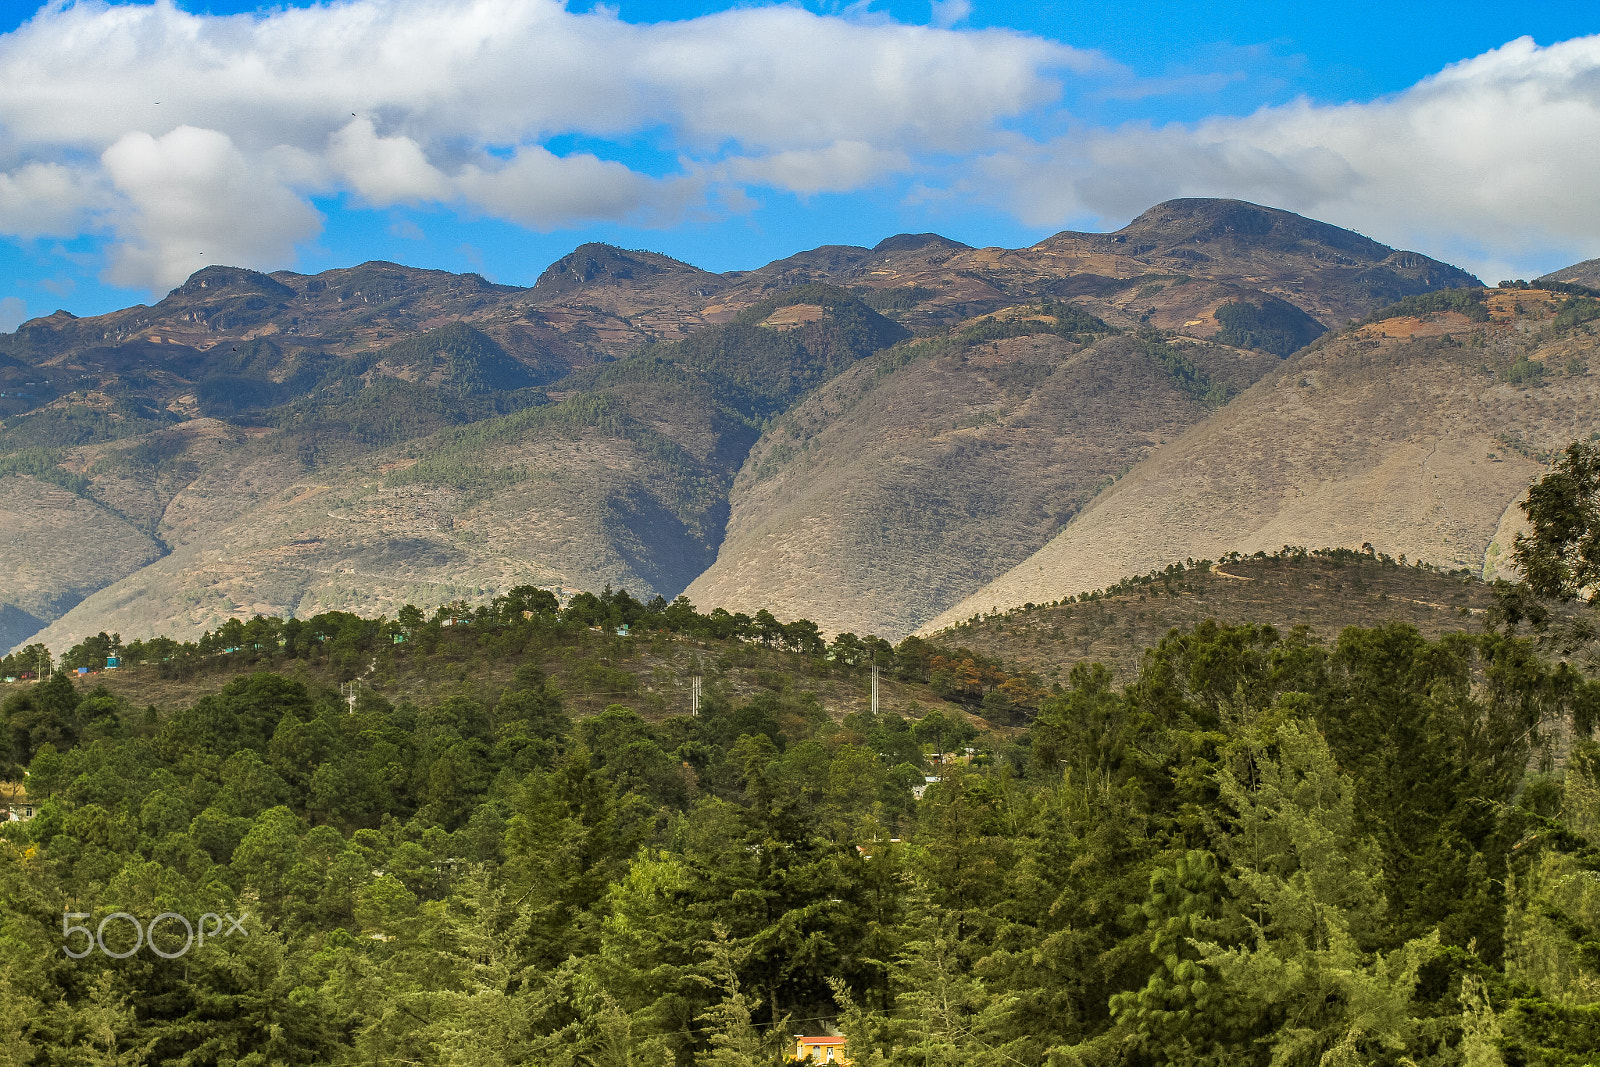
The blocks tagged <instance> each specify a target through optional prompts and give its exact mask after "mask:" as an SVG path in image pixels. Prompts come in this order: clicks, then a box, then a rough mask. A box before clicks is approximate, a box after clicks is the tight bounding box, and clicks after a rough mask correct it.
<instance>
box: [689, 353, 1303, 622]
mask: <svg viewBox="0 0 1600 1067" xmlns="http://www.w3.org/2000/svg"><path fill="white" fill-rule="evenodd" d="M1085 342H1087V343H1085ZM898 355H899V353H898V352H896V351H891V352H889V353H885V354H884V355H883V356H881V357H879V358H878V359H877V360H874V361H871V362H869V363H864V364H862V365H861V366H859V367H857V368H855V369H854V370H852V371H851V372H849V373H847V374H845V375H843V376H841V377H840V378H838V379H836V380H835V381H833V382H831V383H829V384H828V385H827V386H825V387H824V388H823V389H821V390H820V391H819V392H817V393H816V394H814V395H813V396H811V397H810V398H808V399H807V400H806V401H805V402H803V403H802V404H801V405H800V406H799V407H797V408H796V409H795V410H794V411H792V412H790V413H789V414H788V415H786V416H785V417H784V418H783V419H781V420H779V422H778V424H777V425H776V426H775V427H774V428H773V429H771V430H769V431H768V433H767V434H766V435H765V436H764V437H763V439H762V440H761V442H760V443H759V444H758V445H757V446H756V448H755V449H754V450H753V451H752V452H751V455H750V458H749V460H747V461H746V463H745V465H744V468H743V470H742V471H741V472H740V474H739V477H738V479H737V481H736V482H735V483H734V488H733V494H732V513H731V516H730V519H729V523H728V534H727V538H726V540H725V541H724V542H723V545H722V548H721V551H720V552H719V554H718V557H717V562H716V564H715V565H714V566H713V567H711V569H710V570H708V571H707V572H706V573H705V574H703V575H701V576H700V577H699V578H698V579H696V580H695V582H694V584H692V585H691V586H690V587H689V589H688V596H689V598H690V599H691V600H693V601H695V602H696V603H697V604H701V605H704V606H706V607H711V606H725V607H727V608H729V609H730V610H740V611H753V610H755V609H756V608H758V607H763V606H766V607H770V608H772V609H773V610H775V611H786V612H789V613H791V614H794V615H799V616H803V617H805V618H810V619H814V620H816V621H817V622H818V624H819V625H821V626H822V627H823V628H824V629H825V630H829V631H850V632H855V633H869V632H875V633H878V634H880V635H882V636H885V637H889V638H892V639H895V640H898V639H899V638H900V637H902V636H904V635H905V634H906V633H909V632H910V631H912V630H914V629H916V628H917V627H918V626H919V625H921V624H922V623H924V622H926V621H927V620H929V619H931V618H932V617H933V616H935V615H937V614H938V613H939V612H940V611H941V610H942V609H943V608H944V607H945V606H947V605H949V604H950V603H952V602H954V601H955V600H957V599H959V598H961V597H963V596H965V595H967V594H969V593H970V592H972V591H974V590H976V589H977V588H979V587H980V586H981V585H982V584H983V583H984V582H985V580H986V579H988V578H989V577H991V576H994V575H997V574H1000V573H1003V572H1004V571H1005V570H1006V569H1008V568H1009V567H1011V566H1013V565H1014V564H1015V563H1017V562H1019V561H1020V560H1022V559H1025V558H1027V557H1028V556H1029V555H1030V554H1032V552H1034V551H1035V550H1036V549H1037V548H1038V547H1039V546H1040V545H1042V544H1044V543H1045V542H1046V541H1047V540H1048V539H1049V537H1050V536H1051V534H1052V533H1053V532H1054V531H1055V530H1056V529H1058V528H1060V526H1061V525H1062V524H1063V523H1065V522H1066V521H1068V520H1069V519H1070V518H1071V517H1072V515H1073V514H1074V513H1075V512H1076V511H1077V510H1078V509H1079V508H1081V507H1082V506H1084V505H1085V504H1086V503H1088V501H1089V500H1090V499H1091V498H1092V497H1093V496H1094V495H1095V493H1097V492H1098V491H1100V489H1101V488H1102V487H1103V486H1104V485H1106V484H1107V483H1108V482H1109V481H1110V480H1111V478H1112V477H1114V476H1115V475H1116V474H1118V473H1120V472H1121V471H1124V470H1126V469H1127V468H1128V467H1130V466H1132V465H1133V464H1136V463H1138V462H1139V461H1140V460H1141V459H1143V458H1144V457H1145V456H1146V455H1148V454H1150V453H1151V452H1152V451H1153V450H1155V449H1156V448H1157V447H1158V446H1159V445H1160V444H1161V443H1162V442H1163V441H1168V440H1171V439H1172V438H1173V437H1175V436H1176V435H1177V434H1179V433H1182V432H1183V431H1184V430H1185V429H1186V428H1187V427H1189V426H1191V425H1193V424H1194V423H1196V422H1198V421H1200V420H1202V419H1204V418H1205V417H1206V416H1207V414H1209V412H1210V411H1211V410H1212V407H1213V406H1214V405H1215V404H1216V403H1220V402H1221V401H1222V400H1223V399H1224V398H1225V397H1226V396H1227V395H1228V393H1229V392H1230V391H1236V390H1239V389H1242V388H1244V387H1245V386H1248V385H1249V384H1250V382H1252V381H1254V380H1255V378H1256V377H1257V376H1259V375H1260V374H1261V373H1263V372H1265V371H1266V370H1267V369H1268V368H1269V367H1271V366H1274V365H1276V364H1277V363H1278V359H1277V358H1276V357H1274V356H1270V355H1264V354H1262V353H1251V352H1243V351H1240V350H1236V349H1231V348H1225V347H1223V346H1220V345H1212V344H1207V343H1204V342H1197V341H1186V340H1184V341H1173V342H1171V343H1166V342H1163V341H1161V340H1159V339H1156V340H1150V339H1141V338H1139V337H1136V336H1128V335H1122V336H1115V337H1099V338H1095V337H1093V336H1090V335H1084V336H1082V337H1080V338H1078V339H1072V340H1069V339H1066V338H1062V337H1060V336H1055V335H1038V336H1032V337H1013V338H1008V339H1004V340H1000V341H995V342H982V343H976V344H972V345H959V344H958V345H952V346H947V347H943V348H939V347H930V349H929V350H928V351H926V353H925V354H923V355H921V356H920V357H919V358H914V359H910V360H909V361H908V362H906V363H905V364H904V365H901V366H895V365H894V361H895V359H896V357H897V356H898Z"/></svg>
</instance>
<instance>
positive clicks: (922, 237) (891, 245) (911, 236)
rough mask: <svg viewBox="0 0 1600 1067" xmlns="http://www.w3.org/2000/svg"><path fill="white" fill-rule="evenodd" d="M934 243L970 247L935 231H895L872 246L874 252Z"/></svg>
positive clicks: (956, 247) (942, 246)
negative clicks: (892, 234) (891, 235)
mask: <svg viewBox="0 0 1600 1067" xmlns="http://www.w3.org/2000/svg"><path fill="white" fill-rule="evenodd" d="M929 245H934V246H937V247H939V248H950V249H955V250H961V249H967V248H971V247H972V246H971V245H966V244H962V243H961V242H960V241H952V240H951V239H950V238H948V237H944V236H942V235H940V234H937V233H897V234H895V235H894V236H893V237H885V238H884V239H883V240H881V241H879V242H878V243H877V244H875V245H873V246H872V250H873V251H874V252H914V251H916V250H917V249H919V248H927V247H928V246H929Z"/></svg>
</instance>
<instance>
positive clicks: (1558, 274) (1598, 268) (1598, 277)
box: [1534, 259, 1600, 289]
mask: <svg viewBox="0 0 1600 1067" xmlns="http://www.w3.org/2000/svg"><path fill="white" fill-rule="evenodd" d="M1539 282H1566V283H1567V284H1569V285H1587V286H1588V287H1589V288H1591V289H1600V259H1586V260H1584V261H1583V262H1582V263H1574V264H1573V265H1572V266H1570V267H1562V268H1561V269H1560V270H1557V271H1551V272H1550V273H1549V274H1546V275H1545V276H1544V277H1543V278H1540V279H1539ZM1539 282H1535V283H1534V284H1535V285H1537V284H1539Z"/></svg>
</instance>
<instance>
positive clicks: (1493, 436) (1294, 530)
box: [925, 291, 1600, 631]
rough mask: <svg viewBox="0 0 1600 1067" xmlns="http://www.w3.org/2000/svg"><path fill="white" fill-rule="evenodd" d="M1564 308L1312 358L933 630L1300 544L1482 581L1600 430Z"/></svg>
mask: <svg viewBox="0 0 1600 1067" xmlns="http://www.w3.org/2000/svg"><path fill="white" fill-rule="evenodd" d="M1556 299H1557V298H1556V297H1554V296H1553V295H1552V294H1549V293H1544V292H1540V291H1532V292H1523V293H1500V294H1496V295H1495V296H1494V297H1493V298H1492V299H1491V301H1490V303H1491V306H1492V307H1493V309H1494V320H1495V321H1493V322H1492V323H1489V324H1486V325H1483V326H1478V325H1474V324H1471V323H1468V322H1466V321H1465V320H1464V319H1462V318H1461V317H1460V316H1458V315H1453V316H1440V317H1439V318H1438V319H1436V320H1434V321H1428V322H1419V321H1418V320H1416V319H1405V320H1391V321H1389V322H1383V323H1377V324H1374V325H1372V326H1367V327H1363V328H1362V329H1361V330H1359V331H1353V332H1349V333H1345V334H1342V335H1340V336H1338V337H1334V338H1329V339H1327V340H1325V341H1324V342H1320V343H1318V344H1317V345H1314V346H1312V347H1311V348H1309V349H1307V350H1305V351H1304V352H1302V353H1300V354H1297V355H1296V356H1295V357H1293V358H1291V359H1290V360H1289V361H1288V362H1287V363H1286V364H1285V365H1284V366H1283V368H1282V369H1281V371H1279V372H1278V373H1276V374H1272V375H1269V376H1268V377H1266V378H1264V379H1263V380H1262V381H1260V382H1259V383H1257V384H1256V385H1255V386H1254V387H1253V388H1252V389H1251V390H1250V391H1249V392H1247V393H1246V394H1244V395H1243V396H1242V397H1240V398H1238V399H1237V400H1235V401H1234V402H1233V403H1231V404H1229V405H1228V406H1227V407H1226V408H1224V409H1223V410H1221V411H1219V412H1218V413H1217V414H1215V415H1214V416H1212V417H1211V418H1210V419H1208V420H1206V421H1205V422H1204V423H1202V424H1200V425H1198V426H1195V427H1194V428H1193V429H1192V430H1190V431H1189V432H1188V433H1186V434H1185V435H1184V436H1182V437H1181V438H1179V439H1178V440H1176V441H1174V442H1172V443H1171V444H1169V445H1167V446H1165V447H1163V448H1162V449H1160V450H1159V451H1157V452H1156V453H1155V454H1153V455H1152V456H1151V457H1150V458H1149V459H1147V460H1145V461H1144V462H1143V463H1141V464H1140V465H1139V466H1138V467H1136V468H1135V469H1133V470H1132V471H1130V472H1129V473H1128V475H1127V476H1126V477H1125V478H1123V479H1122V480H1121V481H1120V482H1119V483H1118V484H1117V485H1116V486H1115V488H1113V489H1112V490H1110V491H1108V492H1107V493H1105V494H1103V495H1102V496H1101V497H1100V498H1098V499H1097V500H1096V501H1095V502H1094V504H1093V505H1092V506H1091V507H1090V508H1088V509H1087V510H1086V511H1085V512H1084V513H1083V514H1082V515H1080V516H1079V517H1078V518H1077V519H1076V520H1075V521H1074V522H1073V523H1072V524H1071V525H1070V526H1068V527H1067V528H1066V529H1065V530H1063V531H1062V532H1061V534H1060V535H1059V536H1057V537H1056V538H1055V539H1054V540H1053V541H1051V542H1050V543H1049V544H1048V545H1046V546H1045V547H1044V548H1043V549H1041V550H1040V551H1039V552H1038V554H1036V555H1035V556H1033V557H1032V558H1030V559H1028V560H1026V561H1024V562H1023V563H1021V564H1019V565H1018V566H1016V567H1015V568H1013V569H1012V570H1011V571H1010V572H1008V573H1007V574H1005V575H1003V576H1002V577H1000V578H999V579H997V580H996V581H994V582H993V583H992V584H990V585H989V586H987V587H985V588H984V589H982V590H980V591H979V592H977V593H975V594H973V595H972V596H969V597H967V598H966V599H965V600H963V601H962V602H961V603H959V604H957V605H955V606H954V607H952V608H951V609H950V610H948V611H946V612H944V613H943V614H942V615H940V616H939V617H938V618H937V619H935V620H933V621H932V622H931V623H929V624H928V626H927V627H926V628H925V629H927V630H930V631H931V630H936V629H941V628H943V627H946V626H951V625H954V624H956V623H958V622H961V621H963V620H965V619H968V618H970V617H971V616H973V615H977V614H982V613H987V612H992V611H996V610H1005V609H1007V608H1010V607H1012V606H1014V605H1017V604H1022V603H1026V602H1029V601H1032V602H1035V603H1043V602H1049V601H1054V600H1057V599H1061V598H1064V597H1067V596H1071V595H1075V594H1078V593H1080V592H1082V591H1084V590H1088V589H1098V588H1102V587H1104V586H1107V585H1110V584H1112V583H1114V582H1116V581H1118V580H1119V579H1120V578H1121V577H1122V576H1124V575H1128V574H1139V573H1144V572H1146V571H1149V570H1152V569H1155V568H1159V567H1164V566H1166V565H1167V564H1169V563H1171V562H1173V561H1175V560H1183V559H1186V558H1191V557H1192V558H1195V559H1202V558H1204V559H1216V558H1218V557H1219V556H1221V555H1223V554H1224V553H1227V552H1230V551H1238V552H1244V553H1253V552H1255V551H1258V550H1266V551H1273V550H1276V549H1278V548H1280V547H1282V546H1283V545H1328V546H1343V547H1348V548H1357V547H1360V546H1361V545H1362V544H1363V543H1367V542H1370V543H1371V544H1373V545H1375V546H1376V547H1377V548H1378V550H1379V551H1383V552H1387V553H1389V554H1390V555H1394V556H1399V555H1401V554H1402V553H1404V554H1405V555H1406V556H1407V557H1408V558H1410V559H1421V560H1426V561H1428V562H1431V563H1435V564H1438V565H1441V566H1446V567H1450V568H1455V567H1467V568H1470V569H1472V571H1473V572H1474V573H1480V572H1481V571H1482V570H1483V569H1484V567H1485V563H1486V556H1487V555H1488V552H1489V548H1490V545H1491V543H1492V542H1494V541H1495V539H1496V537H1497V534H1498V535H1499V536H1501V537H1503V536H1504V535H1505V533H1506V531H1507V530H1508V529H1509V528H1510V527H1509V526H1508V525H1507V524H1506V521H1505V520H1506V518H1507V509H1508V508H1509V507H1510V506H1511V505H1512V503H1513V502H1514V501H1515V500H1516V498H1517V497H1518V495H1519V494H1520V493H1521V492H1522V491H1523V490H1524V489H1525V487H1526V486H1527V485H1528V483H1529V482H1530V481H1531V480H1532V479H1533V478H1535V477H1537V476H1538V475H1539V473H1540V472H1541V471H1542V470H1543V469H1544V464H1545V460H1546V459H1547V458H1548V456H1549V454H1550V453H1552V452H1554V451H1556V450H1559V449H1561V448H1562V447H1564V446H1565V445H1566V444H1567V443H1568V442H1570V441H1572V440H1574V439H1576V438H1586V437H1588V436H1589V435H1590V434H1591V433H1592V432H1595V431H1596V429H1597V428H1600V404H1597V403H1596V397H1595V392H1596V387H1597V385H1600V381H1597V377H1596V373H1595V371H1600V362H1596V364H1595V371H1591V370H1589V369H1587V368H1588V364H1589V361H1590V357H1591V356H1592V355H1593V354H1594V351H1595V347H1596V337H1595V335H1594V333H1593V330H1594V327H1593V326H1592V325H1591V326H1589V327H1584V328H1580V330H1578V331H1576V332H1572V333H1567V334H1562V335H1559V336H1556V335H1553V332H1552V330H1551V328H1550V320H1551V318H1552V315H1551V312H1552V311H1553V309H1554V303H1555V300H1556ZM1518 307H1520V309H1521V310H1520V312H1519V311H1518V310H1517V308H1518ZM1480 345H1481V346H1482V347H1477V346H1480ZM1521 355H1529V356H1532V357H1533V358H1535V359H1542V360H1543V362H1544V364H1545V366H1547V367H1548V368H1549V369H1550V373H1549V374H1547V375H1546V376H1545V379H1546V380H1545V383H1544V384H1543V385H1540V386H1534V387H1528V388H1524V387H1521V386H1514V385H1511V384H1508V383H1507V382H1505V381H1503V380H1502V377H1503V372H1504V371H1505V369H1506V368H1508V367H1509V366H1510V365H1511V363H1512V361H1513V360H1514V359H1516V358H1517V357H1518V356H1521ZM1569 366H1571V367H1572V369H1573V370H1574V372H1575V373H1571V374H1567V373H1565V371H1566V369H1567V368H1568V367H1569ZM1496 370H1498V371H1500V372H1502V373H1501V374H1498V375H1497V374H1496V373H1495V372H1496ZM1491 562H1492V561H1491Z"/></svg>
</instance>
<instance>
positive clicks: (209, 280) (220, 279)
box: [167, 266, 294, 299]
mask: <svg viewBox="0 0 1600 1067" xmlns="http://www.w3.org/2000/svg"><path fill="white" fill-rule="evenodd" d="M220 289H231V290H234V292H235V293H238V292H239V291H240V290H246V289H249V290H254V291H256V292H259V293H263V294H270V295H272V296H275V297H278V298H279V299H282V298H284V297H288V296H293V295H294V290H292V289H290V288H289V287H288V286H286V285H284V284H283V283H282V282H279V281H276V280H274V279H273V278H271V277H269V276H267V275H265V274H262V273H261V272H260V271H254V270H249V269H247V268H244V267H224V266H212V267H202V268H201V269H200V270H197V271H195V272H194V273H193V274H191V275H189V280H188V281H186V282H184V283H183V284H182V285H180V286H178V287H177V288H176V289H174V290H172V292H170V293H168V294H167V297H168V299H171V298H172V297H179V296H190V297H193V296H203V295H209V294H211V293H212V292H214V291H216V290H220ZM230 295H233V294H230Z"/></svg>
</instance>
